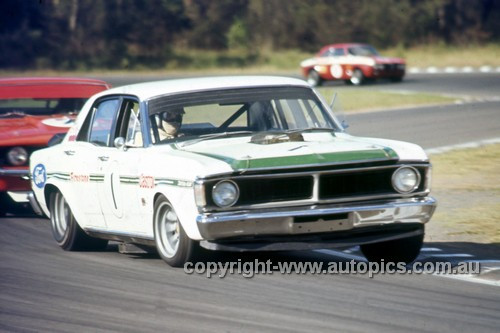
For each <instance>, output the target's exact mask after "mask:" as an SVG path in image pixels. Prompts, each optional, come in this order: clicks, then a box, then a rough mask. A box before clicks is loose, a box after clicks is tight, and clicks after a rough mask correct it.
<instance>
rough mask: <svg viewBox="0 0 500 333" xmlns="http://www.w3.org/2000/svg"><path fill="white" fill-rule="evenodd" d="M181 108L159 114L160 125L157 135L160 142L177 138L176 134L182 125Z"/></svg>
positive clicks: (182, 111)
mask: <svg viewBox="0 0 500 333" xmlns="http://www.w3.org/2000/svg"><path fill="white" fill-rule="evenodd" d="M184 113H185V112H184V110H183V108H175V109H170V110H168V111H165V112H162V113H161V114H160V125H159V126H158V134H159V135H160V140H165V139H173V138H176V137H177V132H178V131H179V128H180V127H181V124H182V116H183V115H184Z"/></svg>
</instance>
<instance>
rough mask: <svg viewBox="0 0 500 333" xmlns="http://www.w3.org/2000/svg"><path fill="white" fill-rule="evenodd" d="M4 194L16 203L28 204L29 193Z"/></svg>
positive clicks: (11, 192)
mask: <svg viewBox="0 0 500 333" xmlns="http://www.w3.org/2000/svg"><path fill="white" fill-rule="evenodd" d="M6 193H7V195H8V196H9V197H10V198H11V200H12V201H14V202H17V203H25V202H28V193H29V191H6Z"/></svg>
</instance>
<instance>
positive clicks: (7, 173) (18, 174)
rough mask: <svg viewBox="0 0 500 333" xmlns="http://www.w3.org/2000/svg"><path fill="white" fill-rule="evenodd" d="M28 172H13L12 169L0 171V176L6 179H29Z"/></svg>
mask: <svg viewBox="0 0 500 333" xmlns="http://www.w3.org/2000/svg"><path fill="white" fill-rule="evenodd" d="M29 175H30V171H29V170H28V169H26V170H14V169H0V176H8V177H26V176H27V177H29Z"/></svg>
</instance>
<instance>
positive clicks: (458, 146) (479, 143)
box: [425, 138, 500, 155]
mask: <svg viewBox="0 0 500 333" xmlns="http://www.w3.org/2000/svg"><path fill="white" fill-rule="evenodd" d="M497 143H500V138H492V139H487V140H480V141H471V142H466V143H460V144H456V145H449V146H442V147H436V148H430V149H426V150H425V152H426V153H427V154H429V155H433V154H440V153H446V152H449V151H452V150H457V149H466V148H478V147H481V146H485V145H490V144H497Z"/></svg>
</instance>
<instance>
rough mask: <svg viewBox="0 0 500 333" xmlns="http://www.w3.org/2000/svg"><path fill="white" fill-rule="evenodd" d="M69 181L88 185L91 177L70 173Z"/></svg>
mask: <svg viewBox="0 0 500 333" xmlns="http://www.w3.org/2000/svg"><path fill="white" fill-rule="evenodd" d="M69 180H70V181H72V182H77V183H88V182H89V181H90V176H89V175H78V174H76V173H73V172H70V174H69Z"/></svg>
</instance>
